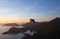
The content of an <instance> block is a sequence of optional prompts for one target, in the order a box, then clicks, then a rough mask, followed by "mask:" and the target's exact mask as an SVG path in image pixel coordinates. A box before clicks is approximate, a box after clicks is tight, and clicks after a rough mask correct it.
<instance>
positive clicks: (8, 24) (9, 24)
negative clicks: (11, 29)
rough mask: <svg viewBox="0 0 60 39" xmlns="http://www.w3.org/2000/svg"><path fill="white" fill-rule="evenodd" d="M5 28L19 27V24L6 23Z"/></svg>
mask: <svg viewBox="0 0 60 39" xmlns="http://www.w3.org/2000/svg"><path fill="white" fill-rule="evenodd" d="M3 26H19V25H18V24H17V23H6V24H3Z"/></svg>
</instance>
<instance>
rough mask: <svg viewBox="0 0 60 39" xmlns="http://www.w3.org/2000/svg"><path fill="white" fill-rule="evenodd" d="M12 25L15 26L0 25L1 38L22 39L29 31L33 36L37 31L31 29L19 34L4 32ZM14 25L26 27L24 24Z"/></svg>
mask: <svg viewBox="0 0 60 39" xmlns="http://www.w3.org/2000/svg"><path fill="white" fill-rule="evenodd" d="M11 27H13V26H2V25H0V39H22V38H23V37H24V36H25V35H24V33H27V34H29V35H31V36H33V35H34V33H36V32H35V31H33V32H30V30H27V31H26V32H24V33H19V34H2V33H3V32H6V31H8V30H9V29H10V28H11ZM14 27H17V28H24V27H22V26H14Z"/></svg>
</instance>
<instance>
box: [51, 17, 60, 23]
mask: <svg viewBox="0 0 60 39" xmlns="http://www.w3.org/2000/svg"><path fill="white" fill-rule="evenodd" d="M50 22H51V23H60V18H58V17H56V18H55V19H53V20H51V21H50Z"/></svg>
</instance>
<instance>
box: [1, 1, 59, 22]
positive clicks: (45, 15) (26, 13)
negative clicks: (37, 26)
mask: <svg viewBox="0 0 60 39" xmlns="http://www.w3.org/2000/svg"><path fill="white" fill-rule="evenodd" d="M55 17H60V0H0V23H10V22H11V23H14V22H15V23H23V22H29V19H31V18H33V19H35V20H36V21H38V22H42V21H49V20H51V19H53V18H55Z"/></svg>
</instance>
